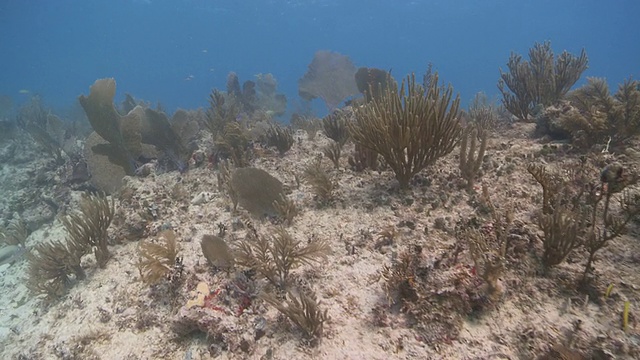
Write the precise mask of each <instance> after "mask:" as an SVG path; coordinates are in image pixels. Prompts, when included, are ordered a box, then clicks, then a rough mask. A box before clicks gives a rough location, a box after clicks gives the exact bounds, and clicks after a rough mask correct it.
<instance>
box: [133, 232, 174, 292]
mask: <svg viewBox="0 0 640 360" xmlns="http://www.w3.org/2000/svg"><path fill="white" fill-rule="evenodd" d="M178 251H179V249H178V244H177V242H176V234H175V232H174V231H173V230H164V231H162V232H160V233H159V234H158V236H157V238H156V239H155V241H150V240H142V241H140V243H139V244H138V262H137V263H136V266H137V268H138V272H139V273H140V278H141V279H142V281H143V282H145V283H146V284H149V285H152V284H156V283H158V282H159V281H160V280H162V279H165V278H167V276H168V275H169V274H170V273H171V272H172V271H173V269H174V267H175V265H176V261H177V260H178Z"/></svg>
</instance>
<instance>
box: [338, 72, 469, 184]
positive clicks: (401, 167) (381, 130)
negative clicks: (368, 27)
mask: <svg viewBox="0 0 640 360" xmlns="http://www.w3.org/2000/svg"><path fill="white" fill-rule="evenodd" d="M433 77H434V81H432V82H431V84H430V87H429V88H428V89H426V90H425V89H423V88H422V87H421V86H420V85H419V84H417V83H416V81H415V76H409V77H408V78H407V80H406V81H403V83H402V86H401V90H400V91H397V90H396V89H392V88H388V89H386V90H385V91H383V93H382V95H381V96H380V98H374V99H373V101H371V102H370V103H368V104H367V105H365V106H363V107H361V108H356V109H355V121H353V122H349V123H348V126H349V132H350V134H351V137H352V139H353V140H354V142H355V143H356V144H359V145H361V146H363V147H365V148H367V149H370V150H373V151H375V152H376V153H378V154H380V156H382V157H383V158H384V160H385V161H386V162H387V164H388V165H389V166H390V167H391V169H393V171H394V172H395V174H396V179H397V180H398V181H399V182H400V186H401V187H402V188H407V187H408V186H409V181H410V180H411V178H412V177H413V176H414V175H415V174H417V173H418V172H420V171H421V170H423V169H424V168H426V167H428V166H429V165H432V164H433V163H435V161H436V160H437V159H439V158H440V157H442V156H444V155H446V154H448V153H450V152H451V151H453V149H454V147H455V146H456V144H457V143H458V140H459V136H460V132H461V127H460V124H459V122H458V118H457V115H458V108H459V105H460V98H459V97H456V98H455V99H454V100H453V101H452V95H453V89H452V88H451V87H448V88H444V87H440V86H438V75H437V74H435V75H434V76H433ZM405 86H406V88H405Z"/></svg>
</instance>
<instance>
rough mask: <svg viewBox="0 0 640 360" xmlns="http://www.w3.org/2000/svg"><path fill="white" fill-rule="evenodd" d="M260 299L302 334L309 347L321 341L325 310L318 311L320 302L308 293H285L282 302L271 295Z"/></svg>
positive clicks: (266, 294)
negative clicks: (295, 326)
mask: <svg viewBox="0 0 640 360" xmlns="http://www.w3.org/2000/svg"><path fill="white" fill-rule="evenodd" d="M261 298H262V299H263V300H264V301H265V302H267V303H268V304H270V305H271V306H273V307H275V308H276V309H278V311H280V312H281V313H282V314H283V315H285V316H286V317H287V318H288V319H289V320H290V321H291V322H293V323H294V324H296V325H297V326H298V327H299V328H300V329H301V330H302V331H303V332H304V335H305V337H306V339H307V341H308V342H309V344H310V345H312V346H316V345H318V344H319V343H320V340H321V339H322V333H323V329H324V323H325V322H326V321H327V319H329V317H328V315H327V310H326V309H325V310H324V311H322V310H320V302H318V300H317V299H316V296H315V294H313V293H311V292H309V291H302V290H298V291H291V290H290V291H287V294H286V297H285V299H284V301H282V300H280V299H279V298H277V297H276V296H275V295H273V294H268V293H263V294H262V295H261Z"/></svg>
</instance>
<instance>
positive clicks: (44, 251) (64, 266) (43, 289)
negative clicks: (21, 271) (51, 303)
mask: <svg viewBox="0 0 640 360" xmlns="http://www.w3.org/2000/svg"><path fill="white" fill-rule="evenodd" d="M81 257H82V252H80V251H78V249H74V248H73V247H70V246H68V245H66V244H65V243H63V242H59V241H52V242H44V243H40V244H37V245H36V246H35V247H34V249H33V251H32V252H31V253H28V254H27V259H28V260H29V269H28V272H27V276H28V277H27V287H28V288H29V289H30V290H31V291H33V292H34V293H36V294H42V295H47V297H48V298H50V299H53V298H57V297H60V296H62V295H63V294H64V293H65V291H66V290H67V288H68V287H69V286H70V285H71V282H72V279H73V276H75V278H76V279H78V280H81V279H84V278H85V273H84V270H83V269H82V267H81V266H80V259H81Z"/></svg>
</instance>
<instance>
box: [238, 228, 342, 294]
mask: <svg viewBox="0 0 640 360" xmlns="http://www.w3.org/2000/svg"><path fill="white" fill-rule="evenodd" d="M330 251H331V248H330V247H329V243H328V242H326V241H321V240H315V241H311V242H309V243H307V244H306V245H302V241H300V240H296V239H294V238H293V236H291V235H290V234H289V233H288V232H287V231H286V230H285V229H284V228H283V227H277V228H275V229H274V230H273V233H272V234H271V235H269V236H260V235H259V234H258V232H257V231H256V230H255V229H253V228H251V229H250V230H249V232H248V233H247V237H246V238H245V239H244V241H242V242H240V243H239V245H238V248H237V250H236V252H235V253H236V254H235V257H236V263H237V264H239V265H242V266H246V267H249V268H252V269H255V270H256V271H257V272H258V273H259V274H260V275H261V276H263V277H264V278H266V279H267V280H269V282H271V283H272V284H273V285H275V286H277V287H279V288H286V286H287V280H288V277H289V273H290V272H291V270H292V269H294V268H296V267H298V266H300V265H302V264H311V263H315V262H316V261H318V260H319V259H321V258H326V256H327V255H328V254H329V252H330Z"/></svg>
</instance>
